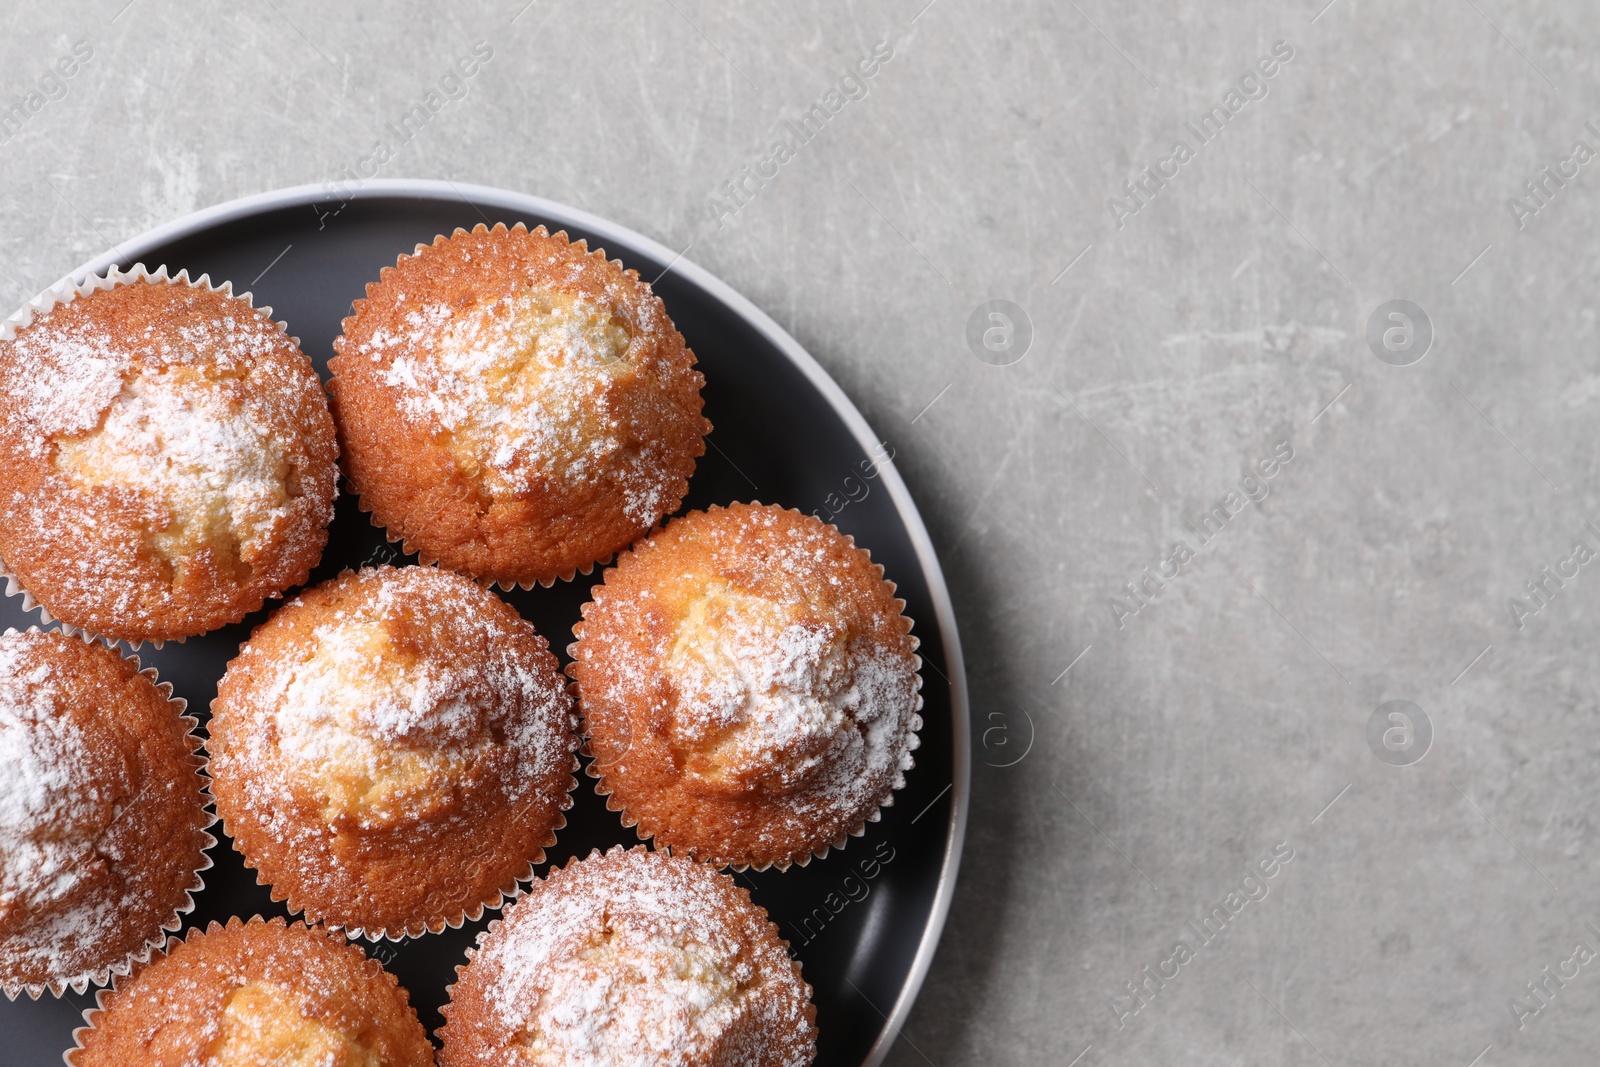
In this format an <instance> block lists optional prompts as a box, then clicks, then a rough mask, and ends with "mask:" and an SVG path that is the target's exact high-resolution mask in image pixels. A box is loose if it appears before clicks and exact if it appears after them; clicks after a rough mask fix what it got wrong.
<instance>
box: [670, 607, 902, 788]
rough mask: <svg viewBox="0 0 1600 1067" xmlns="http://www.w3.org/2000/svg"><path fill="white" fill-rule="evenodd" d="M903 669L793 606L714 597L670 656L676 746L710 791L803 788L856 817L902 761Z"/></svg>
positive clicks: (887, 654) (698, 610) (898, 660)
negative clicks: (899, 731)
mask: <svg viewBox="0 0 1600 1067" xmlns="http://www.w3.org/2000/svg"><path fill="white" fill-rule="evenodd" d="M906 666H907V665H906V663H905V659H904V657H903V656H897V655H894V654H893V653H892V651H891V650H886V649H882V648H878V647H876V646H875V645H874V644H873V643H872V642H870V641H863V640H859V639H858V640H852V639H851V636H850V633H849V629H848V628H847V627H846V626H843V625H840V624H839V623H838V622H836V621H818V620H815V619H811V618H807V617H806V613H804V612H802V611H801V610H800V609H799V607H798V606H796V605H794V604H783V603H781V602H774V601H770V600H766V599H763V598H760V597H755V596H750V595H748V594H738V593H730V592H718V593H713V594H709V595H708V596H706V597H705V598H703V599H702V600H701V601H700V602H698V603H697V604H696V605H695V606H694V608H693V609H692V612H691V617H690V619H689V620H688V621H687V622H686V624H685V625H684V626H682V627H680V629H679V636H678V639H677V642H676V644H675V645H674V646H673V648H672V649H671V651H670V652H669V653H668V656H667V667H668V671H669V673H670V675H671V677H672V681H673V683H674V685H675V687H676V690H677V694H678V703H677V707H676V714H675V715H674V718H673V722H672V732H673V740H674V742H675V743H676V745H677V746H678V747H680V748H681V749H684V750H689V751H693V752H696V753H697V755H696V756H691V757H690V759H689V761H688V762H687V764H686V766H685V773H686V774H688V775H689V776H691V777H695V778H698V779H700V781H701V784H702V785H704V786H707V787H710V788H711V789H712V790H713V791H723V790H725V789H727V788H728V787H730V786H731V787H732V788H733V789H735V790H737V791H745V790H748V789H751V788H756V787H761V788H763V789H764V790H765V791H767V792H769V793H773V794H779V795H786V794H792V793H795V792H796V791H798V790H801V789H806V790H810V791H814V792H815V793H816V794H817V796H818V798H819V800H821V801H822V802H823V803H825V804H828V805H830V806H832V807H834V808H836V809H839V810H845V811H849V810H853V809H855V808H856V807H858V806H859V805H860V804H861V803H862V801H863V799H867V800H870V799H871V798H870V797H864V796H863V794H864V793H867V792H874V791H876V790H878V789H880V788H881V784H880V783H881V782H882V781H883V780H884V779H885V778H886V777H889V776H890V775H891V773H892V771H893V770H894V766H895V764H896V763H897V762H898V760H899V757H900V751H899V745H898V743H897V742H898V741H899V738H898V737H897V736H896V733H897V731H896V729H895V727H896V726H897V725H898V719H899V716H898V715H897V714H895V712H896V711H897V710H899V709H901V708H904V707H906V706H907V705H908V703H909V701H910V687H911V684H912V683H911V679H910V677H909V672H908V671H907V669H906Z"/></svg>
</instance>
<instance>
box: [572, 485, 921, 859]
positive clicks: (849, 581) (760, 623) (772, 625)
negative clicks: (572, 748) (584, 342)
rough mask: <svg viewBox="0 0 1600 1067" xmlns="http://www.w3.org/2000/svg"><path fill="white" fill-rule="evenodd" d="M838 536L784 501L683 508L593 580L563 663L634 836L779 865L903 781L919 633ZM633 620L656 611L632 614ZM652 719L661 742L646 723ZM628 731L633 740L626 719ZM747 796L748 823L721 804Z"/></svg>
mask: <svg viewBox="0 0 1600 1067" xmlns="http://www.w3.org/2000/svg"><path fill="white" fill-rule="evenodd" d="M845 547H846V544H845V542H844V539H843V537H842V535H840V534H839V533H838V531H836V530H833V529H832V528H830V527H826V526H824V525H823V524H822V523H820V522H818V521H817V520H815V519H813V518H809V517H805V516H800V515H798V514H797V513H793V512H787V511H784V510H783V509H781V508H774V507H763V506H760V505H754V506H751V505H736V506H735V507H733V508H730V509H714V510H713V511H711V512H695V513H691V514H690V515H687V516H684V517H682V518H680V519H677V520H675V521H674V522H673V523H672V524H671V525H669V526H668V527H667V529H666V530H665V531H664V532H662V533H658V534H656V535H653V536H652V537H651V538H650V540H649V541H648V542H646V544H645V545H643V546H641V547H640V548H638V549H636V550H635V553H634V555H633V557H630V558H629V559H625V560H624V561H623V562H622V564H621V565H619V568H618V570H619V579H620V580H619V581H618V583H617V585H618V588H616V589H613V588H612V584H613V583H612V581H611V579H608V581H607V584H606V585H605V586H602V587H601V588H600V590H598V591H597V594H596V599H595V603H594V605H592V607H593V609H594V610H591V611H590V612H588V613H587V614H586V617H585V623H584V635H585V636H584V638H583V639H581V640H580V642H579V651H578V660H579V664H578V666H577V667H576V668H575V670H576V671H577V676H578V678H579V684H580V690H581V692H582V694H583V698H584V702H585V708H586V712H585V713H586V715H588V714H592V716H593V717H592V719H591V723H590V729H591V732H592V734H593V744H594V746H595V751H596V755H597V764H596V768H597V769H598V773H599V774H600V775H601V776H602V777H603V778H605V779H606V783H604V784H603V787H602V788H603V791H606V792H614V793H616V794H617V796H618V798H619V799H620V801H621V802H622V804H623V805H624V807H625V808H626V810H627V811H628V813H629V815H630V816H633V817H635V818H636V819H637V820H638V822H639V825H640V828H641V832H643V833H645V834H647V835H659V836H660V837H661V839H662V840H664V841H665V842H667V843H670V844H672V845H673V846H674V847H678V846H686V847H691V848H693V849H695V850H696V851H695V854H696V855H699V856H700V858H702V859H717V860H719V861H721V862H729V863H739V862H741V858H740V857H742V856H744V855H746V854H750V855H752V857H753V858H752V860H750V861H749V862H757V863H761V862H763V861H764V860H766V861H768V862H784V861H785V856H786V854H787V853H788V850H790V849H792V848H793V847H794V842H795V841H797V840H799V841H808V842H814V841H816V840H818V838H819V835H825V837H823V839H824V840H835V839H837V838H838V837H839V836H842V835H843V834H845V833H848V832H855V831H857V830H858V828H859V826H860V825H861V824H862V822H863V821H865V820H868V819H870V818H872V817H874V816H875V814H876V812H877V809H878V807H879V806H880V805H881V804H883V803H885V802H886V801H887V798H888V795H889V793H890V792H891V791H892V790H894V789H898V788H900V787H901V786H902V785H904V781H905V771H906V770H907V769H908V768H909V767H910V766H911V765H912V759H911V751H912V749H914V748H915V747H916V745H917V738H916V730H917V729H918V728H919V727H920V726H921V719H920V716H919V715H918V714H917V709H918V707H919V701H918V696H917V689H918V685H919V680H918V678H917V660H916V657H915V655H914V653H913V651H912V649H913V648H914V645H913V643H912V642H911V640H910V638H909V637H908V636H907V635H906V633H905V631H904V628H903V625H904V620H903V619H902V618H901V617H900V616H899V613H898V610H897V609H896V608H894V607H891V604H892V603H893V602H892V601H889V600H887V599H886V598H885V597H884V595H883V582H882V579H881V577H879V576H878V574H877V573H875V571H874V569H872V568H871V565H870V562H869V561H868V560H867V558H866V557H865V555H864V554H862V553H861V552H860V550H859V549H855V548H853V547H850V548H848V552H847V553H846V554H843V555H841V549H842V548H845ZM849 553H853V554H854V555H853V556H851V555H849ZM635 568H638V569H637V570H636V569H635ZM634 615H642V616H643V617H647V618H652V619H660V620H662V622H661V623H660V624H658V625H654V626H650V627H637V626H634V625H633V624H631V623H630V622H629V621H628V620H629V619H630V617H631V616H634ZM591 634H594V635H595V636H596V638H597V641H591V640H590V635H591ZM647 709H648V710H647ZM658 715H659V716H660V719H659V721H660V722H662V724H663V726H662V727H661V728H660V731H659V736H661V737H662V739H663V741H664V744H660V743H657V742H656V741H654V740H653V738H654V736H656V733H655V732H654V731H655V730H656V728H655V727H653V726H651V725H648V724H649V723H650V722H652V721H656V720H655V718H654V717H655V716H658ZM641 729H643V730H644V731H645V736H644V737H643V738H635V739H634V741H636V742H638V745H637V749H636V748H635V745H634V742H631V741H630V733H629V732H631V731H637V730H641ZM625 731H627V732H625ZM636 768H642V769H640V770H636ZM635 774H638V775H642V776H644V777H645V779H646V780H653V781H659V780H661V779H660V778H659V777H655V776H671V777H670V778H669V779H668V780H672V781H673V785H672V788H671V792H670V794H669V795H668V796H666V797H665V798H660V799H659V803H658V794H659V791H660V787H659V786H655V785H648V786H644V787H642V788H639V789H637V790H635V789H634V788H632V782H633V780H634V779H633V777H632V776H633V775H635ZM674 779H675V780H674ZM607 786H609V787H610V788H607ZM752 799H754V800H757V801H759V821H758V822H756V821H754V819H753V817H752V816H750V815H748V814H746V808H744V807H737V808H736V809H732V808H725V807H723V805H724V804H725V802H726V803H734V804H737V805H746V804H747V803H748V802H749V801H750V800H752ZM685 810H687V811H690V812H695V811H699V812H702V813H704V814H705V815H706V818H705V821H704V824H702V823H700V822H697V821H695V819H694V817H693V816H684V815H683V814H681V812H682V811H685ZM724 811H729V812H731V814H729V815H728V816H727V819H728V820H732V821H734V822H735V823H737V828H736V829H735V830H734V831H731V832H732V833H738V834H741V835H743V837H742V841H741V842H740V843H738V844H734V843H731V838H730V837H727V836H724V835H727V834H729V833H730V831H729V830H728V829H727V828H726V827H727V823H726V822H724V821H723V816H722V815H721V813H722V812H724ZM662 813H665V814H662ZM665 819H670V820H673V821H672V823H671V824H670V825H664V823H663V820H665ZM712 826H714V827H715V828H708V827H712ZM746 828H748V829H746ZM712 842H720V843H717V844H713V843H712ZM812 847H813V846H812V845H807V846H806V847H805V848H804V849H802V855H804V854H806V853H808V852H809V851H810V850H811V849H812ZM723 848H726V849H730V850H732V852H731V853H724V852H721V851H717V850H718V849H723ZM768 857H770V859H768Z"/></svg>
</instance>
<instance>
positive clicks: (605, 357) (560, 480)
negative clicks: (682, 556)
mask: <svg viewBox="0 0 1600 1067" xmlns="http://www.w3.org/2000/svg"><path fill="white" fill-rule="evenodd" d="M334 347H335V349H336V350H337V351H338V353H339V354H338V355H337V356H335V357H334V359H333V360H331V361H330V363H329V369H330V370H331V371H332V372H333V381H332V383H331V384H330V386H329V388H330V391H331V393H332V395H333V398H334V411H335V414H336V417H337V420H338V423H339V432H340V435H341V440H342V441H343V444H344V448H345V463H346V470H347V473H348V475H349V477H350V481H351V484H352V485H353V486H354V487H355V488H356V490H357V492H358V493H359V494H360V496H361V506H362V507H363V508H367V509H370V510H371V511H372V513H373V515H374V517H375V518H376V519H377V521H378V522H379V523H381V524H382V525H384V526H385V527H387V528H388V529H389V531H390V533H391V534H393V535H396V536H398V537H401V538H403V539H404V540H405V543H406V547H407V549H408V551H417V552H419V553H421V555H422V557H423V559H424V561H425V562H431V561H433V560H438V561H439V562H441V563H443V564H444V565H445V566H447V567H450V568H452V569H454V570H459V571H462V572H464V573H467V574H470V575H472V576H473V577H476V578H481V579H486V580H492V581H499V582H502V583H504V584H505V585H507V586H510V585H511V584H514V583H520V584H523V585H530V584H532V583H533V582H535V581H542V582H544V583H546V584H549V583H550V582H551V581H553V580H555V579H556V578H570V577H571V576H572V574H573V572H574V571H575V570H577V569H583V570H585V571H587V570H588V568H589V567H590V566H591V565H592V564H594V563H595V562H597V561H600V560H604V559H607V558H609V557H610V555H611V554H612V553H613V552H615V551H617V550H618V549H620V548H623V547H626V546H627V545H628V543H629V542H631V541H632V540H633V539H634V538H636V537H638V536H639V535H640V534H643V533H644V532H645V531H647V530H649V529H650V528H651V527H652V526H654V525H655V524H656V523H657V522H658V521H660V519H661V517H662V516H663V515H666V514H668V513H670V512H671V511H673V510H675V509H676V508H677V506H678V504H679V502H680V501H682V499H683V496H684V494H685V493H686V492H687V491H688V482H687V479H688V477H689V475H691V474H692V473H693V472H694V467H695V459H696V458H697V457H698V456H700V455H702V454H703V453H704V452H705V444H704V441H703V437H704V435H705V434H707V433H709V432H710V429H711V426H710V423H708V422H706V420H705V419H704V418H702V417H701V414H700V411H701V406H702V405H701V400H700V387H701V386H702V385H703V384H704V379H703V378H702V377H701V375H700V373H699V372H698V371H696V370H695V369H694V362H695V361H694V354H693V353H691V352H690V351H689V350H688V349H687V348H685V347H684V342H683V337H682V336H681V335H680V334H679V333H678V331H677V330H676V329H675V328H674V327H673V325H672V320H671V319H669V318H668V317H667V312H666V308H665V307H664V306H663V305H662V303H661V300H660V299H659V298H658V297H657V296H656V295H655V294H654V293H653V292H651V290H650V286H649V285H647V284H645V283H644V282H641V281H640V280H639V276H638V273H637V272H636V271H632V270H623V269H622V266H621V265H620V264H618V263H615V262H612V261H610V260H607V259H606V257H605V253H604V252H602V251H599V250H596V251H594V252H590V251H589V250H588V248H587V246H586V245H585V243H584V242H582V241H578V242H576V243H571V242H569V241H568V240H567V236H566V234H565V233H557V234H550V233H548V232H547V231H546V230H545V228H544V227H542V226H541V227H539V228H537V229H535V230H533V231H532V232H529V231H528V230H527V229H525V228H524V227H523V226H522V224H520V223H519V224H518V225H517V226H516V227H515V228H513V229H510V230H508V229H506V228H505V226H504V225H498V226H496V227H495V228H494V229H492V230H490V229H488V228H487V227H484V226H481V225H480V226H478V227H477V228H475V229H474V230H473V231H472V232H470V233H469V232H467V231H466V230H460V229H458V230H456V231H455V233H454V234H453V235H452V236H451V237H449V238H446V237H442V236H441V237H439V238H438V239H436V240H435V241H434V243H433V244H432V245H422V246H418V248H417V251H416V254H415V255H411V256H401V257H400V258H399V260H398V262H397V263H396V265H395V266H393V267H386V268H384V270H383V271H382V272H381V273H380V275H379V280H378V281H377V282H375V283H373V284H371V285H369V286H367V295H366V298H365V299H363V300H358V301H356V303H355V313H354V314H353V315H351V316H350V317H349V318H347V319H346V320H345V322H344V334H343V336H341V337H340V338H339V339H338V340H337V341H335V342H334Z"/></svg>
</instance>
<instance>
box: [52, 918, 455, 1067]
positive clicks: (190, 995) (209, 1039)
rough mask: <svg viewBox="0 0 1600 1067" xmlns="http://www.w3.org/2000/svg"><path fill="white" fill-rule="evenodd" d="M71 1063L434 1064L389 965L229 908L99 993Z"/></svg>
mask: <svg viewBox="0 0 1600 1067" xmlns="http://www.w3.org/2000/svg"><path fill="white" fill-rule="evenodd" d="M87 1020H88V1022H89V1025H88V1026H87V1027H84V1028H82V1029H80V1030H78V1031H77V1034H76V1035H75V1036H76V1037H77V1039H78V1047H76V1048H74V1049H73V1050H72V1051H70V1052H68V1053H67V1055H66V1061H67V1063H68V1064H70V1065H72V1067H128V1065H130V1064H138V1065H139V1067H196V1065H199V1064H217V1065H221V1067H231V1065H235V1064H237V1065H240V1067H246V1065H248V1067H256V1065H267V1064H274V1065H281V1067H297V1065H305V1067H310V1065H312V1064H315V1065H318V1067H432V1064H433V1045H432V1044H431V1043H430V1042H429V1041H428V1035H427V1033H426V1032H425V1031H424V1030H423V1029H422V1024H421V1023H420V1022H418V1021H417V1012H416V1009H414V1008H413V1007H412V1006H411V1002H410V998H409V997H408V996H407V995H406V991H405V990H404V989H402V988H401V987H400V985H399V983H397V982H396V981H395V979H394V975H392V974H390V973H389V972H387V971H385V970H384V969H383V968H382V967H381V966H379V964H378V962H377V961H376V960H372V959H368V958H367V955H366V953H364V952H362V951H361V950H360V949H359V948H357V947H356V946H354V945H351V944H347V943H346V942H344V941H343V940H341V939H338V938H337V937H336V936H334V935H330V934H328V933H325V932H324V931H321V930H314V929H309V928H307V927H306V926H305V925H303V924H301V923H296V924H294V925H293V926H288V925H285V924H284V921H283V920H282V919H273V920H272V921H271V922H264V921H262V919H261V918H260V917H257V918H254V919H251V920H250V921H249V922H248V923H246V922H241V921H240V920H239V919H237V918H234V919H230V920H228V925H227V926H219V925H217V924H216V923H212V924H211V925H210V926H209V927H208V928H207V929H206V931H205V933H201V932H200V931H199V930H190V931H189V936H188V939H187V940H184V941H179V940H178V939H177V938H173V939H172V940H171V941H170V942H169V943H168V945H167V949H166V952H165V953H163V954H162V955H160V956H158V957H157V958H156V959H155V960H153V961H152V962H151V963H149V964H147V965H145V966H143V967H140V968H139V969H138V970H137V971H135V972H134V974H133V977H132V978H130V979H126V980H121V981H118V982H117V987H116V989H115V990H114V991H112V992H108V993H103V994H101V997H100V1007H99V1009H98V1010H95V1011H90V1012H89V1013H88V1014H87Z"/></svg>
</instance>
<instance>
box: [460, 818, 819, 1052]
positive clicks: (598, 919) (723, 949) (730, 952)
mask: <svg viewBox="0 0 1600 1067" xmlns="http://www.w3.org/2000/svg"><path fill="white" fill-rule="evenodd" d="M787 948H788V946H787V945H785V944H784V942H783V941H781V940H780V939H779V937H778V930H777V927H775V926H773V925H772V923H771V922H769V921H768V920H767V913H766V912H765V911H763V910H762V909H761V908H759V907H757V906H756V905H755V904H754V903H752V902H751V900H750V895H749V894H748V893H747V892H746V891H745V890H744V889H742V888H740V887H739V886H738V885H737V884H735V882H734V881H733V879H732V878H730V877H728V876H727V875H725V874H718V873H717V872H716V871H713V870H711V869H710V868H709V867H706V866H704V865H702V864H699V863H695V862H694V861H692V860H688V859H683V858H681V857H673V856H670V855H668V854H666V853H664V852H646V851H645V850H644V849H643V848H634V849H631V850H628V851H624V850H623V849H621V848H620V847H614V848H612V849H611V850H610V851H609V852H607V853H606V854H605V855H601V854H600V853H599V852H598V851H595V852H592V853H591V854H590V856H589V858H588V859H585V860H582V861H577V860H574V861H573V862H572V863H570V864H568V865H567V866H566V867H564V868H561V869H559V870H553V871H551V872H550V875H549V877H547V878H546V879H544V880H543V881H539V882H535V883H534V885H533V887H532V888H531V889H530V890H529V892H528V893H527V895H526V896H524V897H522V898H521V899H520V900H518V901H517V902H516V903H515V904H513V905H512V906H511V908H510V909H508V910H507V912H506V915H505V918H504V919H503V920H500V921H498V922H496V923H493V924H491V925H490V927H489V929H488V930H487V931H486V932H485V933H484V934H483V935H482V936H481V937H480V938H479V944H478V948H477V950H476V951H475V953H474V954H473V956H472V960H471V962H470V963H469V964H468V965H467V966H466V967H465V968H463V969H462V970H461V974H460V980H459V981H458V982H457V983H456V984H455V985H454V986H453V987H452V988H451V990H450V1003H449V1004H448V1005H447V1006H446V1007H445V1009H444V1013H445V1018H446V1024H445V1026H444V1028H443V1029H442V1030H441V1031H440V1032H439V1036H440V1039H441V1040H442V1042H443V1050H442V1051H441V1053H440V1056H439V1062H440V1064H441V1065H442V1067H489V1065H493V1067H502V1065H505V1064H508V1063H525V1064H529V1065H530V1067H562V1065H567V1064H572V1065H578V1064H594V1063H629V1064H637V1065H639V1067H646V1065H660V1067H700V1065H712V1064H717V1065H725V1064H739V1065H741V1067H803V1065H805V1064H808V1063H810V1062H811V1061H812V1060H813V1059H814V1058H815V1056H816V1025H815V1023H816V1009H815V1007H813V1006H812V1004H811V988H810V986H808V985H806V983H805V981H804V980H803V979H802V978H801V976H800V965H799V964H798V963H796V962H795V961H794V960H792V959H790V958H789V954H788V951H787Z"/></svg>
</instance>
